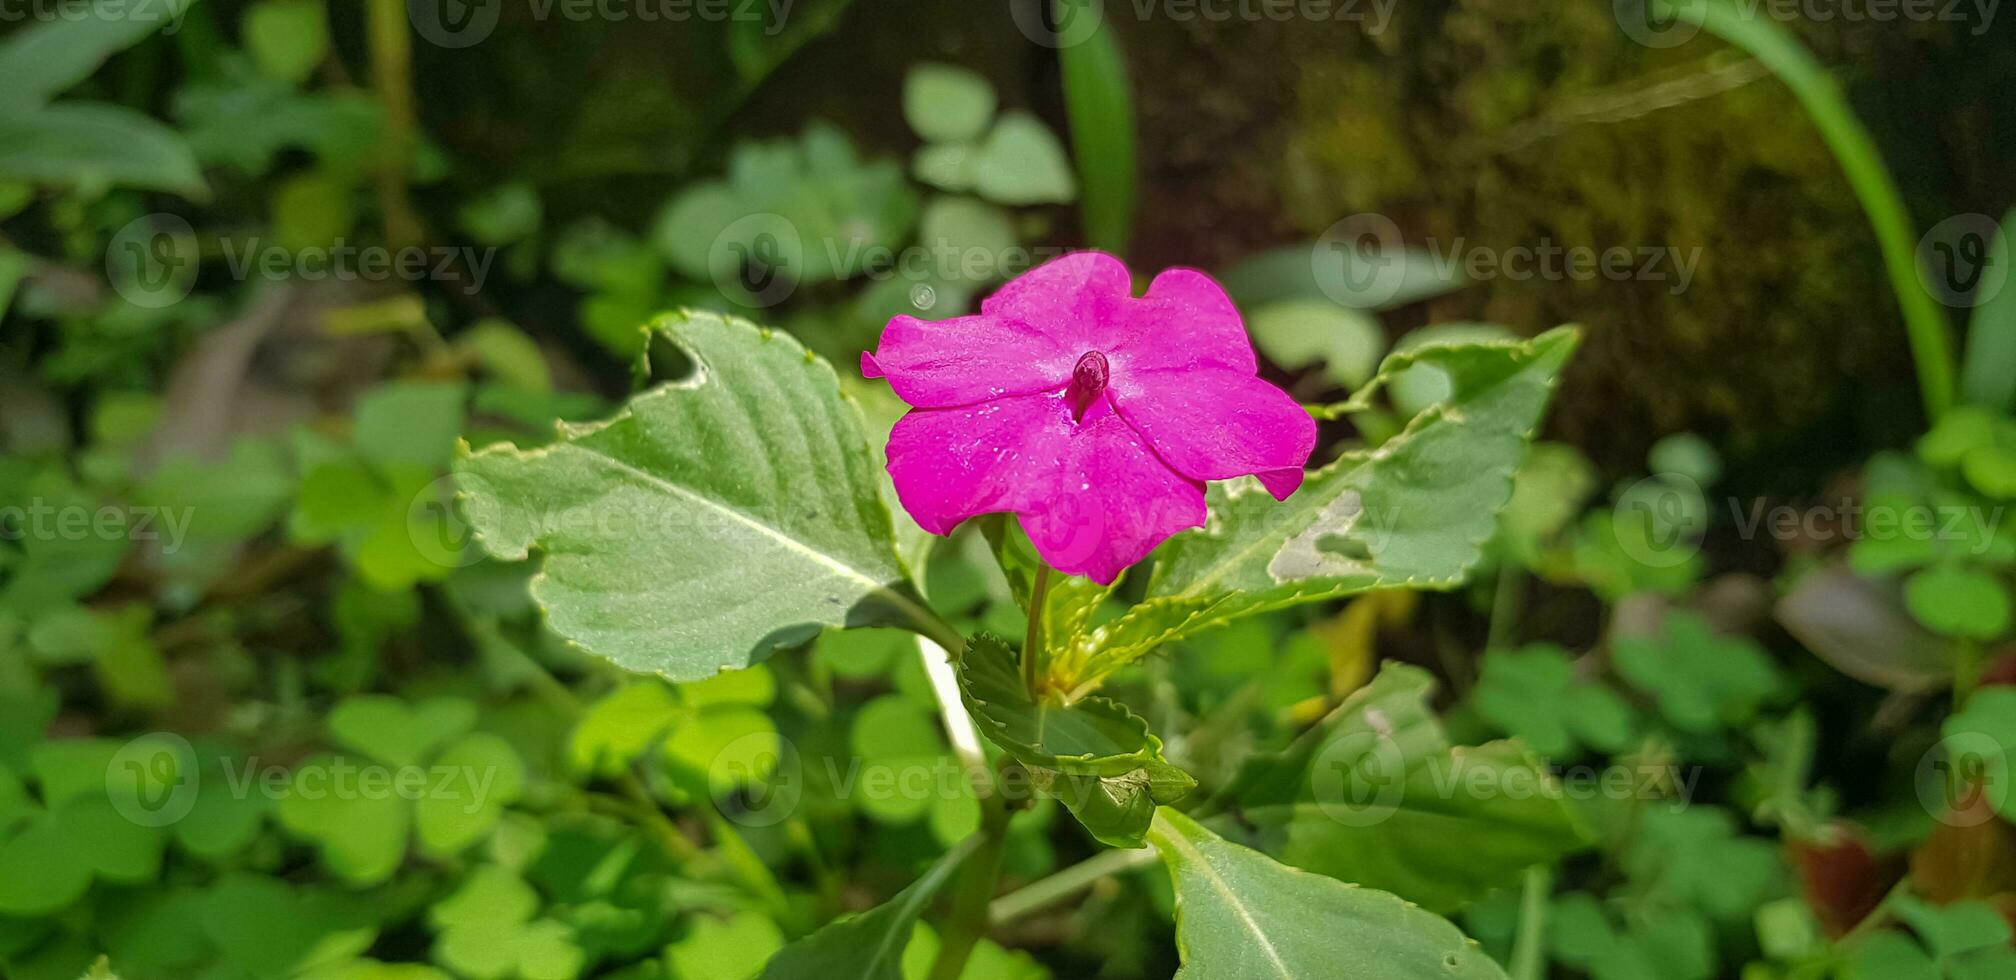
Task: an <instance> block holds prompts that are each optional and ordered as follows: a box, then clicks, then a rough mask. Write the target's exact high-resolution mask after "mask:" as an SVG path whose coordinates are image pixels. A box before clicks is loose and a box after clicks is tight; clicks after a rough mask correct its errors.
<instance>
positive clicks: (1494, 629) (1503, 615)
mask: <svg viewBox="0 0 2016 980" xmlns="http://www.w3.org/2000/svg"><path fill="white" fill-rule="evenodd" d="M1525 587H1526V570H1525V569H1523V568H1520V567H1519V566H1518V565H1515V564H1513V563H1512V562H1510V561H1506V562H1505V563H1503V564H1501V565H1499V566H1498V580H1497V582H1495V583H1494V584H1493V586H1492V591H1491V624H1490V627H1489V630H1488V632H1487V633H1486V637H1487V638H1486V639H1485V641H1484V649H1486V650H1503V649H1505V648H1506V647H1508V646H1511V645H1512V636H1513V634H1515V633H1517V632H1518V630H1519V599H1520V595H1521V593H1522V592H1523V591H1524V590H1525Z"/></svg>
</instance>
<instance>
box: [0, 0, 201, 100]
mask: <svg viewBox="0 0 2016 980" xmlns="http://www.w3.org/2000/svg"><path fill="white" fill-rule="evenodd" d="M194 2H195V0H163V2H161V3H131V2H122V0H95V2H93V3H92V5H91V9H90V12H89V13H88V14H86V15H84V16H76V14H78V13H81V12H79V11H75V10H71V11H70V13H71V15H70V16H61V17H51V18H47V19H39V18H38V22H37V23H35V24H31V25H29V26H28V27H26V28H24V29H21V30H17V31H14V32H13V33H11V34H9V35H8V36H7V39H6V42H5V43H4V44H0V78H4V79H7V84H6V85H5V86H0V110H20V109H30V108H34V107H36V106H40V105H42V104H43V103H45V102H47V101H49V99H50V98H51V97H53V96H55V95H56V94H58V93H60V92H62V91H63V90H65V89H67V88H69V87H71V86H72V85H76V84H77V83H79V82H81V81H83V80H85V79H86V78H89V77H91V75H92V73H93V72H96V71H97V70H98V69H99V68H100V67H101V66H103V65H104V64H105V61H106V59H108V58H110V57H112V56H113V55H115V54H118V53H119V52H121V51H124V50H125V49H127V48H129V47H131V46H133V45H134V44H137V43H139V42H140V41H141V40H142V39H144V38H146V37H147V36H148V35H150V34H153V33H154V32H156V31H159V30H161V29H163V28H164V27H169V26H171V25H176V24H179V23H180V21H181V17H182V15H183V13H185V12H186V11H187V9H188V7H189V5H190V4H192V3H194Z"/></svg>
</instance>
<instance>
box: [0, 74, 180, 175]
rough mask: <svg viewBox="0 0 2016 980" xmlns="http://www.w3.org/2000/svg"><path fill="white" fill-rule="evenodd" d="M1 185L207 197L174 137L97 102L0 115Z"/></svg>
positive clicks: (138, 117)
mask: <svg viewBox="0 0 2016 980" xmlns="http://www.w3.org/2000/svg"><path fill="white" fill-rule="evenodd" d="M8 77H10V78H12V77H14V76H11V75H10V76H8ZM0 179H6V180H21V181H28V182H32V183H38V184H56V185H61V186H67V187H76V186H92V185H99V184H114V185H119V186H124V187H138V188H144V189H149V190H162V191H173V192H174V193H177V194H180V195H182V196H183V197H187V198H198V199H200V198H204V197H208V196H209V193H210V191H209V188H208V186H207V185H205V184H204V183H203V174H202V172H201V171H200V170H198V169H197V166H196V155H195V153H194V152H192V151H191V150H190V149H189V144H188V142H187V141H186V140H184V139H183V138H182V135H181V134H180V133H177V132H176V131H174V130H173V129H170V128H168V127H167V126H165V125H162V124H161V123H160V122H158V121H156V120H155V119H153V118H152V117H150V116H147V115H144V114H142V113H139V112H135V111H133V110H132V109H128V108H126V107H125V106H117V105H101V104H99V103H95V102H59V103H56V104H54V105H46V106H41V107H39V108H36V109H31V110H28V111H25V112H9V113H0Z"/></svg>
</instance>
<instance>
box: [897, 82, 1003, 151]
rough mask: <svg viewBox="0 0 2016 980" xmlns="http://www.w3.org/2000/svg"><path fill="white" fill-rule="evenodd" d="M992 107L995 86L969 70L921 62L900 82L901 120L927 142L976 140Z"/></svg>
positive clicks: (990, 115)
mask: <svg viewBox="0 0 2016 980" xmlns="http://www.w3.org/2000/svg"><path fill="white" fill-rule="evenodd" d="M994 106H995V97H994V86H992V85H990V84H988V82H987V79H986V78H985V77H983V76H982V75H981V74H980V73H979V72H976V71H973V70H971V69H968V68H960V67H958V66H956V65H941V64H934V63H931V62H924V63H922V64H919V65H917V66H915V67H913V68H911V69H910V74H909V75H908V76H906V77H905V78H904V79H903V118H904V120H905V121H907V122H908V123H909V124H910V128H911V129H914V130H916V131H917V135H919V136H922V137H924V139H925V140H926V141H927V142H932V143H941V142H945V141H947V140H967V139H974V138H977V137H978V136H979V135H980V134H981V132H982V131H984V130H985V129H986V128H987V124H988V123H989V122H991V121H993V119H994Z"/></svg>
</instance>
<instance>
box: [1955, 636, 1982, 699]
mask: <svg viewBox="0 0 2016 980" xmlns="http://www.w3.org/2000/svg"><path fill="white" fill-rule="evenodd" d="M1953 642H1954V648H1953V710H1955V711H1958V710H1960V707H1961V706H1962V705H1964V704H1966V703H1967V699H1968V698H1970V697H1973V696H1974V689H1975V688H1977V687H1979V686H1981V669H1982V662H1981V661H1982V656H1981V642H1980V641H1979V640H1969V639H1964V638H1963V639H1958V640H1954V641H1953Z"/></svg>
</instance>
